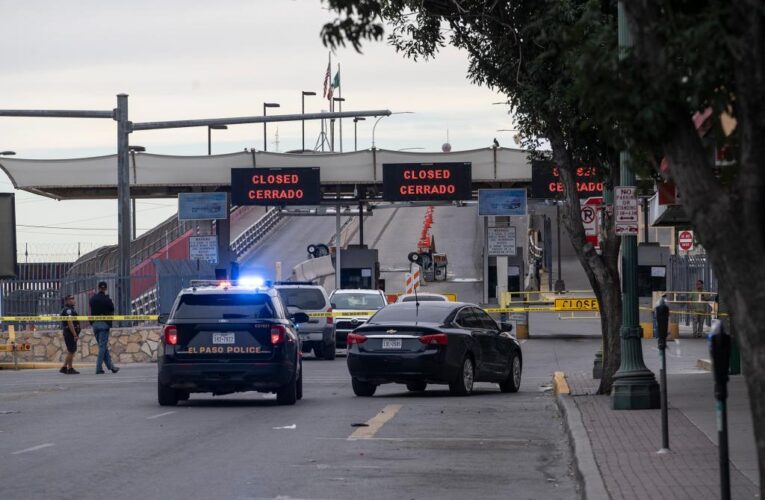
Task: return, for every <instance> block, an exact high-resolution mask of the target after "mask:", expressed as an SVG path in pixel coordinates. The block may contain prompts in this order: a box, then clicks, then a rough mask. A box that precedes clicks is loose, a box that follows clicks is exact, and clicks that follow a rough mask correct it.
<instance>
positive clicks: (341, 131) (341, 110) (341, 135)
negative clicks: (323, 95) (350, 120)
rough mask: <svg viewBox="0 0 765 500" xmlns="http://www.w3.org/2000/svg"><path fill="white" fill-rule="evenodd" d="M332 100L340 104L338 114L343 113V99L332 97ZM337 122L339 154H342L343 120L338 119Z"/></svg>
mask: <svg viewBox="0 0 765 500" xmlns="http://www.w3.org/2000/svg"><path fill="white" fill-rule="evenodd" d="M332 100H333V101H335V102H339V103H340V109H339V110H338V112H340V113H342V112H343V103H344V102H345V97H333V98H332ZM339 120H340V121H339V124H340V152H341V153H342V152H343V119H342V118H340V119H339Z"/></svg>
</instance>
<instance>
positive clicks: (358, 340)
mask: <svg viewBox="0 0 765 500" xmlns="http://www.w3.org/2000/svg"><path fill="white" fill-rule="evenodd" d="M366 341H367V338H366V337H365V336H363V335H359V334H358V333H349V334H348V338H347V340H346V342H347V344H348V347H350V346H352V345H353V344H363V343H364V342H366Z"/></svg>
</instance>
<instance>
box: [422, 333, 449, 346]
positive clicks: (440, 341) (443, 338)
mask: <svg viewBox="0 0 765 500" xmlns="http://www.w3.org/2000/svg"><path fill="white" fill-rule="evenodd" d="M420 342H422V343H423V344H426V345H446V344H448V343H449V337H448V336H447V335H446V334H445V333H436V334H434V335H423V336H422V337H420Z"/></svg>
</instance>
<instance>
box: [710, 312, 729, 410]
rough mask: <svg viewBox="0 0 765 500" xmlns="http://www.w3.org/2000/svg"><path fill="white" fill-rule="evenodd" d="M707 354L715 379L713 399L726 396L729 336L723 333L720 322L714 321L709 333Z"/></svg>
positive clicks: (720, 398)
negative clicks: (710, 360) (710, 358)
mask: <svg viewBox="0 0 765 500" xmlns="http://www.w3.org/2000/svg"><path fill="white" fill-rule="evenodd" d="M709 354H710V355H711V357H712V371H713V374H714V377H715V399H717V400H718V401H720V400H724V399H725V398H727V396H728V371H729V369H730V335H728V334H727V333H726V332H725V329H724V328H723V325H722V321H720V320H719V319H718V320H715V321H714V322H713V323H712V330H711V331H710V332H709Z"/></svg>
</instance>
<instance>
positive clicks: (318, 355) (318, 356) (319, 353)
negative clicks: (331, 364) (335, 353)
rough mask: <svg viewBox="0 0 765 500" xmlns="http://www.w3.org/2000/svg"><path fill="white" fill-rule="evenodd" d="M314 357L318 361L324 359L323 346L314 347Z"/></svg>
mask: <svg viewBox="0 0 765 500" xmlns="http://www.w3.org/2000/svg"><path fill="white" fill-rule="evenodd" d="M313 355H314V356H316V359H324V346H323V345H322V344H316V345H315V346H313Z"/></svg>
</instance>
